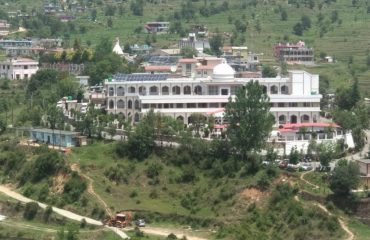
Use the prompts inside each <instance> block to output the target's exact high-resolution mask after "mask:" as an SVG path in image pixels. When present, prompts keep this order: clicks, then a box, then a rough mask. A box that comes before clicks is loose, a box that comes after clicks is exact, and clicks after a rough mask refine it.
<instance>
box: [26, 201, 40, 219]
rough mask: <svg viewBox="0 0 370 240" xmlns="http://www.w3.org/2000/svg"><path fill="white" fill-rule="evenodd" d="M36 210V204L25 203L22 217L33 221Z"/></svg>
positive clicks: (37, 207) (37, 206) (37, 208)
mask: <svg viewBox="0 0 370 240" xmlns="http://www.w3.org/2000/svg"><path fill="white" fill-rule="evenodd" d="M38 210H39V205H38V204H37V203H36V202H29V203H26V207H25V209H24V213H23V217H24V218H25V219H27V220H33V219H34V218H35V217H36V214H37V211H38Z"/></svg>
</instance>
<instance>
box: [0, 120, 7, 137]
mask: <svg viewBox="0 0 370 240" xmlns="http://www.w3.org/2000/svg"><path fill="white" fill-rule="evenodd" d="M5 130H6V123H5V121H4V120H2V119H0V135H1V134H3V133H4V132H5Z"/></svg>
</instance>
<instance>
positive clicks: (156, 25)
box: [144, 22, 170, 33]
mask: <svg viewBox="0 0 370 240" xmlns="http://www.w3.org/2000/svg"><path fill="white" fill-rule="evenodd" d="M144 28H145V30H146V31H147V32H148V33H167V32H168V30H169V28H170V23H169V22H147V23H146V24H145V25H144Z"/></svg>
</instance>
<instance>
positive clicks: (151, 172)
mask: <svg viewBox="0 0 370 240" xmlns="http://www.w3.org/2000/svg"><path fill="white" fill-rule="evenodd" d="M162 169H163V166H162V164H160V163H157V162H153V163H150V164H149V166H148V168H147V169H146V176H147V177H149V178H152V179H153V178H155V177H158V176H159V174H160V172H161V171H162Z"/></svg>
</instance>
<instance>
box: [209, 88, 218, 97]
mask: <svg viewBox="0 0 370 240" xmlns="http://www.w3.org/2000/svg"><path fill="white" fill-rule="evenodd" d="M208 94H209V95H218V86H208Z"/></svg>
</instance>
